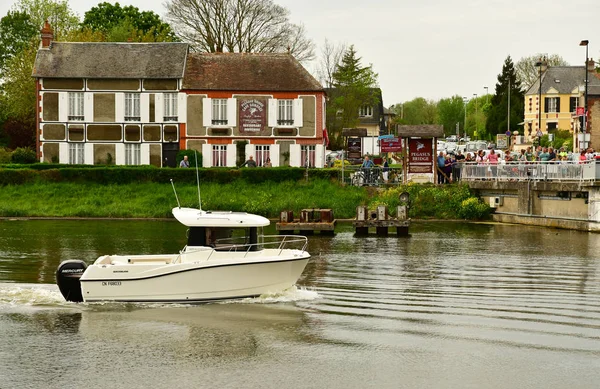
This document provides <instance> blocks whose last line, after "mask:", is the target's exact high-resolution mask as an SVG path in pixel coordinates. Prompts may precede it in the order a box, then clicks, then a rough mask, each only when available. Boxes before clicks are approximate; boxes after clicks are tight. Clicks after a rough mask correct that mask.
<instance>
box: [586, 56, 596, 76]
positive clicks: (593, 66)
mask: <svg viewBox="0 0 600 389" xmlns="http://www.w3.org/2000/svg"><path fill="white" fill-rule="evenodd" d="M587 71H588V72H593V73H594V72H596V63H595V62H594V59H593V58H590V59H588V62H587Z"/></svg>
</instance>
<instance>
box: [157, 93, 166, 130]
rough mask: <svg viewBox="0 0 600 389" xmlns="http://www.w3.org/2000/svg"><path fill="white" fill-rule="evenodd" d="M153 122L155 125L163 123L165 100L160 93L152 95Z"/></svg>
mask: <svg viewBox="0 0 600 389" xmlns="http://www.w3.org/2000/svg"><path fill="white" fill-rule="evenodd" d="M154 121H155V122H156V123H163V122H164V121H165V98H164V96H163V94H162V93H156V94H154Z"/></svg>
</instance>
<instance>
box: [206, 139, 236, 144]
mask: <svg viewBox="0 0 600 389" xmlns="http://www.w3.org/2000/svg"><path fill="white" fill-rule="evenodd" d="M232 140H233V138H208V139H206V143H208V144H209V145H230V144H231V143H232Z"/></svg>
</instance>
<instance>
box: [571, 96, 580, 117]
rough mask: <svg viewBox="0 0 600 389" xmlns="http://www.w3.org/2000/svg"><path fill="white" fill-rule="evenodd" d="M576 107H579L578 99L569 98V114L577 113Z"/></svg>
mask: <svg viewBox="0 0 600 389" xmlns="http://www.w3.org/2000/svg"><path fill="white" fill-rule="evenodd" d="M577 107H579V97H570V98H569V112H572V113H575V112H577Z"/></svg>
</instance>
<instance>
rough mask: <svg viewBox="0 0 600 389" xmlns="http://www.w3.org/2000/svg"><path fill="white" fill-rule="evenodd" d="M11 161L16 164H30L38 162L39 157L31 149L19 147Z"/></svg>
mask: <svg viewBox="0 0 600 389" xmlns="http://www.w3.org/2000/svg"><path fill="white" fill-rule="evenodd" d="M11 160H12V162H14V163H22V164H30V163H35V162H37V156H36V155H35V151H33V150H31V149H30V148H29V147H18V148H17V149H16V150H15V151H13V153H12V157H11Z"/></svg>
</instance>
